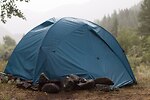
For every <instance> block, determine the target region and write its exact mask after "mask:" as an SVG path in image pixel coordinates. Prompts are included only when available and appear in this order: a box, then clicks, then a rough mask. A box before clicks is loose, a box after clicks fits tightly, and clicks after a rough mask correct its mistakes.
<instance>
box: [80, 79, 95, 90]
mask: <svg viewBox="0 0 150 100" xmlns="http://www.w3.org/2000/svg"><path fill="white" fill-rule="evenodd" d="M78 87H79V89H80V90H89V89H93V88H95V82H94V80H87V82H85V83H79V84H78Z"/></svg>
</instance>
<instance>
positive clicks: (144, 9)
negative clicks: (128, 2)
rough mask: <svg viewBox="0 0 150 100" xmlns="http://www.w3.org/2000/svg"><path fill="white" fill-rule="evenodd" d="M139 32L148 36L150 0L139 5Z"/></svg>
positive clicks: (149, 30)
mask: <svg viewBox="0 0 150 100" xmlns="http://www.w3.org/2000/svg"><path fill="white" fill-rule="evenodd" d="M139 22H140V25H139V31H140V33H141V34H145V35H148V34H150V0H144V2H143V4H142V5H141V12H140V14H139Z"/></svg>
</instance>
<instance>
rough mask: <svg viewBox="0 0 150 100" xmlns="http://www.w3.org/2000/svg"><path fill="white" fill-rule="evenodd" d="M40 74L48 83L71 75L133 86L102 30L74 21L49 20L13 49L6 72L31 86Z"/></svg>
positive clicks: (126, 65)
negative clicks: (30, 81) (48, 80)
mask: <svg viewBox="0 0 150 100" xmlns="http://www.w3.org/2000/svg"><path fill="white" fill-rule="evenodd" d="M42 72H44V73H45V74H46V75H47V76H48V78H49V79H62V78H63V77H65V76H66V75H70V74H76V75H78V76H81V77H84V78H87V79H95V78H99V77H106V78H109V79H111V80H112V81H113V82H114V86H115V87H122V86H124V85H128V84H133V83H135V82H136V79H135V77H134V75H133V72H132V70H131V67H130V65H129V63H128V60H127V58H126V56H125V54H124V51H123V50H122V48H121V47H120V45H119V44H118V42H117V41H116V39H115V38H114V37H113V36H112V35H111V34H110V33H109V32H108V31H106V30H105V29H104V28H102V27H100V26H98V25H96V24H94V23H92V22H89V21H86V20H82V19H76V18H62V19H55V18H52V19H50V20H47V21H45V22H44V23H42V24H40V25H38V26H37V27H35V28H34V29H32V30H31V31H30V32H28V33H27V34H26V35H25V36H24V37H23V39H22V40H21V41H20V43H19V44H18V45H17V46H16V48H15V49H14V51H13V53H12V55H11V57H10V59H9V61H8V64H7V66H6V69H5V73H9V74H12V75H14V76H16V77H20V78H22V79H25V80H32V81H33V82H37V81H38V79H39V76H40V74H41V73H42Z"/></svg>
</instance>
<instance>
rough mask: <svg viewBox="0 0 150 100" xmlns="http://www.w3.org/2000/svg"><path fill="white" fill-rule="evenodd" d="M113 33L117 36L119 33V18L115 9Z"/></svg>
mask: <svg viewBox="0 0 150 100" xmlns="http://www.w3.org/2000/svg"><path fill="white" fill-rule="evenodd" d="M111 32H112V34H113V35H114V36H115V37H117V34H118V19H117V12H116V11H114V13H113V14H112V29H111Z"/></svg>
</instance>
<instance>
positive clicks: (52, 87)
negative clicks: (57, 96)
mask: <svg viewBox="0 0 150 100" xmlns="http://www.w3.org/2000/svg"><path fill="white" fill-rule="evenodd" d="M41 90H42V91H43V92H47V93H58V92H60V88H59V86H57V85H56V84H54V83H46V84H45V85H43V87H42V89H41Z"/></svg>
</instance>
